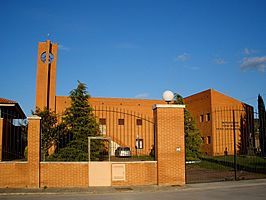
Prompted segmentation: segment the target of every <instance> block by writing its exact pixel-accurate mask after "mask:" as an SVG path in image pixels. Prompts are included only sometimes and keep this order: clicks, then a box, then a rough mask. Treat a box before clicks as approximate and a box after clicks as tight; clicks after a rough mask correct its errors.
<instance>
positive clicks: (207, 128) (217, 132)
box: [186, 106, 266, 183]
mask: <svg viewBox="0 0 266 200" xmlns="http://www.w3.org/2000/svg"><path fill="white" fill-rule="evenodd" d="M259 121H260V120H259V118H258V113H256V112H253V109H252V108H250V107H245V106H244V107H242V108H223V109H217V110H215V111H213V112H212V113H211V118H210V119H209V120H208V121H206V122H201V123H204V124H201V125H202V126H201V125H199V127H203V126H204V129H203V128H201V130H200V131H201V134H202V139H203V145H202V155H201V157H200V159H199V160H197V161H194V162H193V161H192V162H188V163H187V164H186V181H187V183H196V182H209V181H225V180H242V179H254V178H266V157H264V156H263V154H262V152H261V146H260V144H261V141H260V138H262V137H260V134H265V133H262V132H261V131H260V129H261V128H262V127H261V125H259ZM263 126H264V127H265V124H263ZM264 130H265V129H264Z"/></svg>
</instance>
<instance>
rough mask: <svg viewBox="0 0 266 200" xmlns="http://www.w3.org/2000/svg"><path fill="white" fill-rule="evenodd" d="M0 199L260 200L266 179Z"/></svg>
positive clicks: (9, 195) (10, 195) (6, 195)
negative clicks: (255, 181) (253, 181)
mask: <svg viewBox="0 0 266 200" xmlns="http://www.w3.org/2000/svg"><path fill="white" fill-rule="evenodd" d="M0 199H1V200H2V199H3V200H4V199H6V200H31V199H32V200H35V199H39V200H41V199H44V200H50V199H53V200H54V199H55V200H72V199H75V200H85V199H89V200H107V199H112V200H131V199H138V200H146V199H152V200H157V199H158V200H162V199H163V200H174V199H179V200H180V199H181V200H188V199H189V200H191V199H197V200H212V199H218V200H219V199H223V200H227V199H241V200H250V199H252V200H259V199H263V200H264V199H266V181H262V182H260V183H252V182H245V181H242V182H241V181H240V182H223V183H213V184H212V183H211V184H210V183H209V184H196V185H191V186H186V187H184V188H174V187H173V188H172V189H171V188H170V189H169V188H168V189H166V190H164V189H159V190H158V191H145V190H143V191H141V192H139V191H138V192H136V191H134V190H132V191H127V192H107V193H106V192H105V193H104V192H103V193H102V194H101V193H86V192H81V193H78V192H74V193H73V192H68V193H66V192H57V193H49V192H47V193H17V194H15V193H0Z"/></svg>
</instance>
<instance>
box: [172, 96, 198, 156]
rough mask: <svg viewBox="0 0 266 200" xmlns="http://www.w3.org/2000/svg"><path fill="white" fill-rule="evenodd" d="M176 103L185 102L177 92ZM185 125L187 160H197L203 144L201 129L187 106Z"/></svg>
mask: <svg viewBox="0 0 266 200" xmlns="http://www.w3.org/2000/svg"><path fill="white" fill-rule="evenodd" d="M174 104H184V99H183V97H182V96H181V95H179V94H177V93H176V94H175V100H174ZM184 126H185V148H186V160H197V159H199V157H200V155H201V151H200V147H201V144H202V140H201V136H200V131H199V129H198V128H197V126H196V123H195V121H194V119H193V118H192V116H191V114H190V113H189V111H188V110H187V109H186V108H185V111H184Z"/></svg>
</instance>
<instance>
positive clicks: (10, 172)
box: [0, 162, 29, 188]
mask: <svg viewBox="0 0 266 200" xmlns="http://www.w3.org/2000/svg"><path fill="white" fill-rule="evenodd" d="M7 187H9V188H27V187H29V168H28V163H27V162H0V188H7Z"/></svg>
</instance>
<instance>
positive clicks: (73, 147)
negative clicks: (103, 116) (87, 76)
mask: <svg viewBox="0 0 266 200" xmlns="http://www.w3.org/2000/svg"><path fill="white" fill-rule="evenodd" d="M86 89H87V88H86V85H85V84H84V83H81V82H79V81H78V86H77V88H76V89H74V90H72V91H71V92H70V96H69V97H70V99H71V106H70V107H69V108H67V109H66V111H65V113H64V116H63V117H62V124H63V126H64V127H65V133H64V137H65V138H64V144H61V146H62V147H61V148H59V149H58V152H57V153H56V154H55V155H54V156H53V157H54V159H56V160H64V161H86V160H88V137H90V136H98V135H99V128H98V124H97V122H96V118H95V116H94V114H93V109H92V107H91V106H90V105H89V103H88V99H89V98H90V95H89V94H88V92H87V91H86ZM61 141H62V137H61ZM97 144H99V143H93V145H94V147H93V149H94V150H96V149H97Z"/></svg>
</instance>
